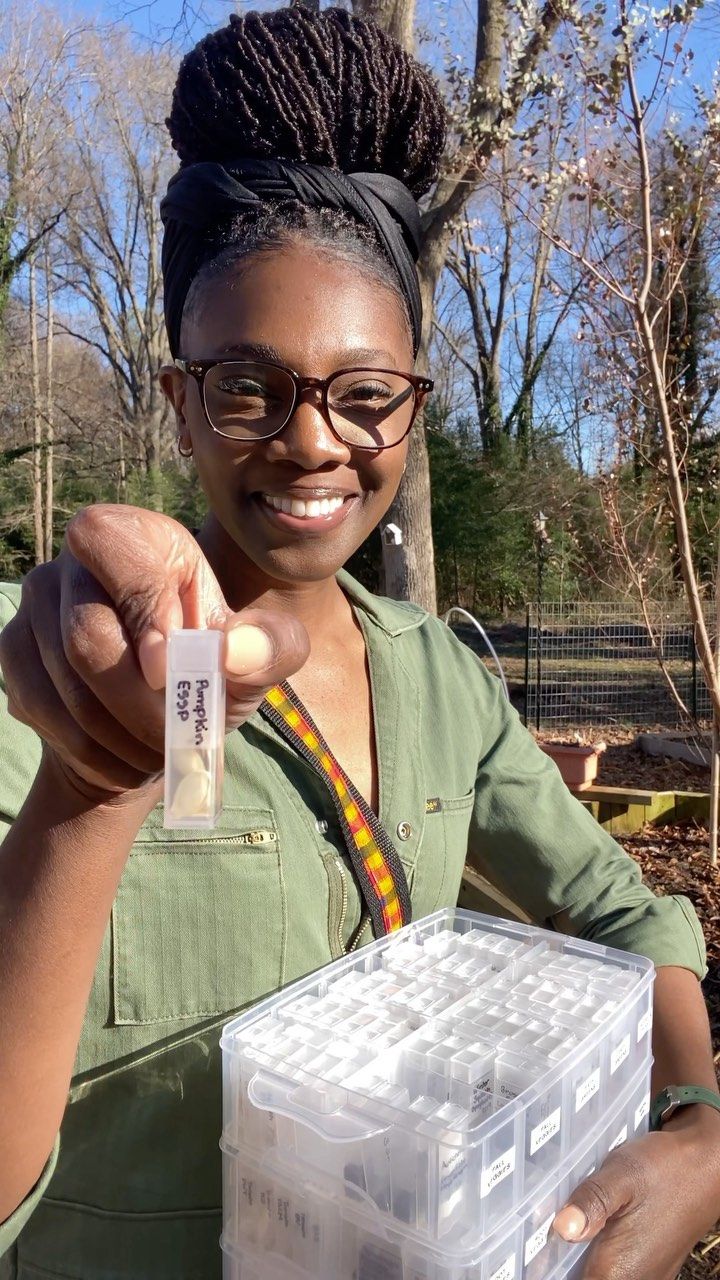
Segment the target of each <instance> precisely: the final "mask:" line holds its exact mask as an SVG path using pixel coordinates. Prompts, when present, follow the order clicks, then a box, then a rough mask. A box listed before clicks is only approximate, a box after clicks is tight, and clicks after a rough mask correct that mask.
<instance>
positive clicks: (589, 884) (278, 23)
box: [0, 8, 720, 1280]
mask: <svg viewBox="0 0 720 1280" xmlns="http://www.w3.org/2000/svg"><path fill="white" fill-rule="evenodd" d="M169 128H170V133H171V136H172V140H173V143H174V146H175V148H176V150H177V152H178V154H179V156H180V160H181V168H180V172H179V174H178V176H177V178H176V179H175V180H174V181H173V182H172V183H171V184H170V188H169V191H168V195H167V198H166V200H165V202H164V205H163V210H162V213H163V221H164V224H165V241H164V247H163V266H164V272H165V304H166V318H167V327H168V334H169V339H170V346H171V350H172V354H173V357H174V362H173V364H171V365H169V366H167V367H166V368H165V369H163V371H162V374H161V380H162V385H163V388H164V390H165V393H166V394H167V396H168V398H169V400H170V403H171V405H172V407H173V410H174V414H175V420H176V423H177V438H178V447H179V449H180V452H181V453H182V454H183V455H184V456H191V455H192V457H193V460H194V465H195V467H196V468H197V473H198V477H199V481H200V483H201V484H202V487H203V489H204V491H205V494H206V496H207V500H208V517H207V520H206V521H205V523H204V525H203V528H202V530H201V531H200V533H199V536H198V538H197V540H195V539H193V537H191V536H190V534H189V533H188V532H187V531H185V530H183V529H182V528H181V527H180V526H179V525H177V524H175V522H173V521H171V520H169V519H166V518H164V517H163V516H161V515H158V514H155V513H150V512H145V511H138V510H132V509H128V508H103V507H95V508H91V509H89V510H87V511H85V512H81V513H80V514H79V515H78V516H76V517H75V518H74V519H73V520H72V521H71V523H70V525H69V526H68V530H67V535H66V539H65V545H64V547H63V550H62V552H61V554H60V556H59V557H58V559H57V560H56V561H55V562H54V563H52V564H50V565H46V566H43V567H41V568H39V569H36V570H34V571H33V572H32V573H31V574H30V575H29V577H28V578H27V579H26V581H25V583H24V584H23V589H22V595H21V596H20V595H19V593H18V592H17V591H16V590H15V589H14V588H7V589H5V591H4V592H3V595H2V597H0V599H1V600H2V604H3V620H4V622H5V626H4V628H3V632H2V642H1V646H0V657H1V659H2V667H3V672H4V678H5V682H6V688H7V702H8V708H7V709H8V714H7V715H5V717H4V719H3V732H2V735H1V737H2V742H3V751H4V762H3V775H2V777H3V790H2V794H3V808H4V814H5V822H6V831H7V834H6V836H5V840H4V843H3V846H2V856H1V857H0V904H1V910H2V917H1V919H2V935H1V936H2V943H3V945H2V952H1V953H0V1026H2V1040H1V1043H0V1063H1V1067H0V1151H1V1152H2V1153H3V1158H2V1159H1V1160H0V1221H4V1225H3V1226H2V1227H0V1253H1V1254H3V1260H2V1262H0V1275H1V1276H3V1277H10V1276H11V1277H30V1276H32V1277H36V1276H41V1275H42V1276H53V1275H57V1276H65V1277H82V1280H95V1278H96V1277H97V1278H99V1277H104V1278H106V1280H107V1278H109V1277H113V1280H115V1278H117V1277H133V1280H138V1278H139V1277H147V1280H150V1277H152V1280H163V1278H164V1277H168V1280H169V1278H170V1277H172V1280H190V1277H206V1276H214V1275H216V1274H218V1271H219V1266H220V1263H219V1251H218V1249H217V1237H218V1232H219V1222H220V1214H219V1206H220V1185H219V1155H218V1151H217V1145H216V1144H217V1136H218V1133H219V1127H220V1102H219V1074H218V1063H217V1050H216V1043H217V1027H218V1024H219V1023H221V1022H222V1021H223V1020H224V1017H225V1015H226V1013H227V1012H228V1011H230V1010H233V1009H237V1008H239V1007H242V1006H244V1005H247V1004H249V1003H251V1002H252V1001H255V1000H257V999H259V998H261V997H262V996H264V995H266V994H267V993H268V992H271V991H274V990H276V989H277V988H278V987H280V986H281V985H283V984H284V983H287V982H289V981H291V980H293V979H294V978H296V977H298V976H299V975H301V974H303V973H306V972H308V971H309V970H312V969H314V968H317V967H318V966H320V965H322V964H324V963H326V962H327V961H329V960H330V959H332V958H333V957H335V956H338V955H340V954H342V953H343V952H344V951H345V950H347V949H348V948H349V947H351V946H356V945H361V944H363V943H365V942H367V941H369V940H370V939H371V937H372V935H373V932H378V931H382V930H383V928H385V927H386V925H387V922H386V921H385V920H384V918H382V912H381V911H380V908H379V905H378V898H377V896H375V897H373V887H372V885H371V884H369V882H368V878H367V876H366V875H365V872H364V867H363V864H362V859H360V860H359V859H358V856H357V850H356V849H354V848H353V847H352V844H351V842H349V841H347V840H346V838H345V836H346V835H347V825H346V823H345V821H344V815H343V813H342V812H341V811H339V810H338V808H337V806H336V804H335V802H334V796H335V792H334V791H333V790H332V788H331V787H330V786H328V784H327V779H326V778H325V777H324V775H323V774H322V771H318V769H317V767H316V762H313V761H312V760H311V759H309V757H308V754H307V752H306V753H305V754H303V753H302V751H300V750H298V748H297V744H296V743H295V742H293V741H292V739H291V738H288V736H287V734H286V732H285V727H284V725H283V723H282V721H281V718H278V715H274V716H273V714H272V713H271V712H270V711H269V710H268V706H269V704H268V703H267V702H262V700H263V698H264V695H265V693H266V692H267V691H268V690H269V689H271V688H272V687H275V686H277V685H278V684H279V683H281V682H282V681H286V680H288V678H291V683H292V690H293V691H294V693H293V694H292V697H293V698H295V700H296V702H297V700H299V704H302V705H303V706H304V707H305V708H307V709H308V713H309V714H310V715H311V716H312V718H313V720H314V721H315V722H316V724H317V725H318V727H319V729H320V730H321V732H322V734H323V735H324V738H325V740H326V742H327V744H328V745H329V747H330V749H331V750H332V752H333V753H334V756H335V759H336V761H337V762H339V766H340V767H341V768H342V769H343V770H344V773H345V775H347V776H348V777H349V779H351V780H352V783H353V784H354V790H352V793H351V794H352V797H354V802H355V803H356V807H357V809H358V811H360V812H361V813H362V814H363V815H364V820H365V821H366V822H367V823H368V824H369V828H371V829H372V830H373V831H374V832H375V835H376V838H377V840H378V841H379V842H380V845H381V847H382V849H383V850H384V852H385V856H386V858H387V861H388V865H389V866H390V868H391V871H392V879H393V886H394V888H396V890H397V901H396V903H395V906H396V908H397V912H398V913H399V918H401V919H404V918H407V915H408V914H409V912H410V911H412V913H413V915H414V916H415V917H416V918H417V917H420V916H422V915H424V914H427V913H428V912H430V911H432V910H434V909H435V908H437V907H439V906H443V905H446V906H449V905H452V904H453V903H454V902H455V901H456V898H457V893H458V889H459V885H460V877H461V872H462V867H463V863H464V861H465V858H466V856H468V857H470V858H471V859H472V860H473V861H474V862H475V863H476V864H477V865H478V867H479V868H480V869H482V871H483V872H484V873H485V874H486V875H487V876H488V877H489V878H490V879H491V880H493V881H494V882H495V883H496V884H497V885H498V887H499V888H500V889H501V890H503V891H504V892H505V893H507V894H508V895H509V896H510V897H511V898H512V899H513V900H514V901H516V902H517V903H519V904H520V905H521V906H523V907H524V908H525V909H526V911H527V912H529V913H530V914H531V915H532V916H533V917H534V918H535V919H537V920H538V921H540V922H543V923H545V924H547V925H548V926H549V927H555V928H558V929H559V930H561V931H563V932H572V933H576V934H579V935H581V936H584V937H588V938H593V939H595V940H598V941H602V942H605V943H608V944H610V945H613V946H619V947H625V948H627V949H629V950H633V951H636V952H640V953H644V954H646V955H648V956H650V957H651V958H652V959H653V960H654V961H655V963H656V964H657V965H658V966H659V968H658V978H657V984H656V1000H655V1029H654V1052H655V1058H656V1065H655V1079H654V1082H653V1083H654V1090H655V1091H656V1092H657V1091H659V1090H660V1089H662V1088H663V1087H664V1086H665V1085H667V1084H680V1085H686V1084H697V1085H704V1086H706V1087H707V1088H709V1089H714V1087H715V1085H714V1076H713V1067H712V1058H711V1052H710V1045H709V1033H708V1024H707V1017H706V1014H705V1010H704V1006H703V1003H702V998H701V995H700V989H699V985H698V978H699V977H700V976H702V974H703V972H704V952H703V944H702V937H701V933H700V930H699V926H698V923H697V920H696V918H695V916H694V913H693V912H692V909H691V908H690V907H689V904H688V903H687V902H686V900H685V899H682V898H665V899H661V900H660V899H656V898H654V897H653V896H652V894H651V893H650V892H649V891H648V890H647V889H646V888H644V886H643V885H642V884H641V882H640V877H639V874H638V872H637V869H636V868H635V866H634V864H633V863H632V862H631V861H630V859H628V858H627V857H626V856H625V855H624V854H623V852H622V851H621V850H620V849H619V848H618V847H617V846H616V845H615V844H614V843H613V841H612V840H610V839H609V837H607V836H606V835H605V834H604V833H603V832H602V830H601V829H600V828H599V827H598V826H596V824H595V823H594V822H593V821H592V819H591V818H590V817H589V816H588V815H587V813H586V812H585V810H583V809H582V808H581V806H579V805H578V804H577V803H576V802H575V801H574V800H572V798H571V797H570V796H569V794H568V793H567V791H566V790H565V788H564V787H563V785H562V783H561V782H560V780H559V777H558V775H557V773H556V771H555V770H554V766H552V765H551V764H550V763H549V762H548V761H547V760H546V758H545V757H544V756H543V755H542V753H540V752H539V751H538V750H537V748H536V747H535V745H534V743H533V742H532V740H531V738H530V737H529V735H527V734H526V732H525V731H524V729H523V728H522V727H521V725H520V724H519V722H518V720H517V717H516V716H515V714H514V713H513V712H512V711H511V710H510V709H509V708H508V707H507V705H506V704H505V702H504V701H503V699H502V697H501V694H500V692H499V689H498V687H497V682H496V681H494V680H493V678H492V677H490V676H489V675H488V674H487V673H486V672H485V670H484V669H483V668H481V667H480V666H479V664H477V663H476V662H475V660H474V659H473V657H472V655H471V654H470V653H469V651H467V650H466V649H465V648H464V647H463V646H461V645H459V644H458V643H457V642H456V641H455V640H454V639H453V637H452V636H451V635H450V633H449V632H448V631H447V630H446V629H445V628H444V627H442V625H441V624H440V623H439V622H438V621H437V620H436V619H433V618H429V617H427V616H426V615H425V614H424V613H423V612H422V611H421V610H419V609H417V608H415V607H413V606H410V605H406V604H397V603H393V602H390V601H383V600H375V599H373V597H371V596H370V595H368V593H367V592H365V591H363V590H362V589H361V588H360V587H359V586H358V585H357V584H356V583H354V582H353V581H352V579H351V578H349V577H348V576H347V575H345V574H343V573H341V572H339V571H340V570H341V567H342V565H343V563H344V562H345V561H346V560H347V558H348V557H349V556H350V555H351V553H352V552H353V551H354V550H355V549H356V548H357V547H358V546H359V545H360V544H361V543H362V542H363V540H364V539H365V538H366V536H367V535H368V534H369V532H370V531H371V530H372V528H373V527H374V526H375V525H377V523H378V521H379V520H380V519H381V518H382V516H383V514H384V513H385V512H386V511H387V509H388V507H389V505H390V503H391V501H392V498H393V496H394V494H395V491H396V489H397V486H398V484H399V482H400V478H401V475H402V472H403V468H404V464H405V458H406V453H407V442H408V432H409V430H410V428H411V426H412V422H413V420H414V417H415V416H416V414H417V411H418V410H419V408H420V407H421V405H422V402H423V400H424V398H425V395H426V394H427V391H428V389H429V384H428V383H427V381H426V380H425V379H423V378H421V377H419V376H417V375H416V374H415V373H414V370H413V362H414V356H415V353H416V351H417V346H418V336H419V331H420V302H419V294H418V286H417V278H416V275H415V270H414V265H413V258H414V255H415V253H416V238H417V232H418V226H417V216H418V215H417V208H416V206H415V198H417V197H419V196H420V195H421V194H422V193H423V192H424V191H426V190H427V189H428V188H429V186H430V185H431V183H432V182H433V181H434V179H435V177H436V173H437V165H438V161H439V157H440V155H441V152H442V147H443V140H444V114H443V109H442V105H441V101H440V98H439V96H438V93H437V90H436V88H435V86H434V84H433V83H432V80H431V79H430V77H429V76H428V75H427V74H426V73H425V72H424V71H423V70H422V69H421V68H420V67H419V66H418V64H417V63H415V62H414V61H413V60H412V59H410V58H408V57H407V56H406V55H405V54H404V53H403V52H402V50H401V49H400V48H399V47H398V46H396V45H395V44H394V43H393V42H392V41H390V40H389V39H388V38H386V37H385V36H384V35H382V34H381V33H380V32H379V31H378V30H376V29H375V28H374V27H373V26H372V25H370V24H367V23H365V22H361V21H358V20H355V19H353V18H351V17H350V16H349V15H348V14H347V13H345V12H343V11H340V10H329V11H327V12H325V13H323V14H322V15H318V14H314V13H311V12H310V11H309V10H304V9H302V8H295V9H287V10H280V11H277V12H275V13H273V14H264V15H257V14H249V15H248V16H247V17H245V18H237V17H233V18H231V20H230V23H229V24H228V26H227V27H225V28H223V29H221V30H220V31H218V32H216V33H215V34H214V35H211V36H209V37H208V38H207V39H205V40H204V41H202V42H201V43H200V45H198V46H197V48H196V49H195V50H194V51H193V52H192V53H191V54H190V55H189V56H188V57H187V58H186V59H185V62H184V63H183V65H182V67H181V69H180V74H179V78H178V83H177V87H176V91H175V96H174V100H173V106H172V111H171V115H170V120H169ZM348 175H354V176H352V177H349V176H348ZM183 621H184V622H185V624H186V625H190V626H197V625H203V624H207V625H210V626H213V627H218V628H221V629H223V630H224V631H225V633H226V636H227V643H226V657H225V661H226V669H227V675H228V690H229V694H228V730H229V732H228V737H227V744H226V781H225V808H224V812H223V815H222V820H221V823H220V825H219V827H218V829H217V830H215V831H213V832H206V833H198V832H192V831H165V830H163V828H162V809H161V808H160V807H159V800H160V795H161V788H162V780H161V770H162V767H163V757H162V740H163V694H162V685H163V680H164V652H165V637H166V636H167V633H168V630H169V629H170V628H171V627H172V626H175V625H178V624H179V623H182V622H183ZM261 704H262V705H261ZM374 814H379V818H380V822H381V824H382V829H380V828H378V826H377V821H376V819H375V817H374ZM383 833H384V834H383ZM408 895H409V897H408ZM385 906H387V904H385ZM387 927H390V926H389V925H387ZM71 1077H72V1086H71V1093H70V1098H71V1103H70V1105H69V1106H67V1109H66V1102H67V1094H68V1085H69V1084H70V1082H71ZM61 1122H62V1130H61V1136H60V1140H59V1142H58V1140H57V1134H58V1131H59V1130H60V1129H61ZM719 1136H720V1115H719V1114H718V1112H717V1110H715V1109H714V1108H713V1107H712V1106H711V1105H709V1104H707V1103H706V1104H697V1103H696V1104H695V1105H688V1106H684V1107H682V1108H681V1109H679V1110H677V1111H676V1112H675V1114H674V1115H673V1116H672V1117H671V1118H670V1119H669V1121H668V1123H667V1124H666V1125H665V1126H664V1129H663V1131H662V1132H660V1133H653V1134H650V1135H648V1136H646V1137H644V1138H643V1139H641V1140H640V1141H637V1142H633V1143H631V1144H629V1145H628V1146H627V1147H625V1148H621V1149H619V1150H618V1151H616V1152H614V1153H613V1155H612V1157H611V1158H610V1159H609V1160H608V1161H607V1163H606V1165H605V1166H603V1168H602V1169H601V1170H600V1171H598V1172H597V1174H596V1175H595V1176H594V1178H593V1180H592V1181H591V1182H588V1183H585V1184H583V1186H582V1187H580V1188H578V1189H577V1190H576V1192H575V1193H574V1195H573V1199H572V1206H568V1208H566V1209H565V1210H563V1211H562V1213H561V1214H559V1215H558V1217H557V1219H556V1229H557V1230H559V1231H561V1233H562V1234H564V1235H565V1236H566V1237H567V1238H568V1239H578V1238H583V1239H590V1238H592V1237H595V1236H597V1237H598V1239H597V1244H596V1245H595V1246H594V1247H593V1248H592V1249H591V1250H590V1252H589V1254H588V1261H587V1266H586V1269H585V1276H586V1278H587V1280H590V1278H592V1280H599V1277H601V1276H602V1278H603V1280H621V1277H623V1280H624V1278H626V1277H630V1276H632V1277H635V1278H637V1280H639V1278H640V1277H642V1278H643V1280H671V1277H672V1276H674V1275H675V1274H676V1271H677V1269H678V1268H679V1266H680V1264H681V1262H682V1260H683V1258H684V1257H685V1255H686V1254H687V1252H688V1250H689V1248H690V1247H691V1246H692V1244H693V1243H694V1242H695V1240H696V1239H697V1238H698V1237H699V1236H701V1235H702V1234H703V1232H704V1230H705V1229H707V1227H708V1226H709V1225H710V1224H711V1223H712V1221H713V1219H714V1217H715V1215H716V1211H717V1207H718V1200H719V1198H720V1159H719V1158H718V1145H719V1144H718V1137H719Z"/></svg>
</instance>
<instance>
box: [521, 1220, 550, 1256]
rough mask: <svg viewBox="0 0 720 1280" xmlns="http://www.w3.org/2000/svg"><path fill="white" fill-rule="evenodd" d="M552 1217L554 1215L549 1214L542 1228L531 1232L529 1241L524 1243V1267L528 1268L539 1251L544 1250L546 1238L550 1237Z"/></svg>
mask: <svg viewBox="0 0 720 1280" xmlns="http://www.w3.org/2000/svg"><path fill="white" fill-rule="evenodd" d="M554 1217H555V1214H554V1213H551V1214H550V1217H549V1218H548V1219H547V1221H546V1222H543V1224H542V1226H541V1227H538V1229H537V1231H535V1232H533V1234H532V1235H531V1236H530V1239H529V1240H528V1241H527V1242H526V1244H525V1266H526V1267H527V1266H529V1265H530V1263H531V1262H532V1260H533V1258H537V1256H538V1254H539V1253H540V1251H541V1250H542V1249H544V1248H545V1245H546V1244H547V1240H548V1236H549V1235H550V1228H551V1226H552V1221H553V1218H554Z"/></svg>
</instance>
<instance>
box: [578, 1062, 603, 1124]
mask: <svg viewBox="0 0 720 1280" xmlns="http://www.w3.org/2000/svg"><path fill="white" fill-rule="evenodd" d="M599 1088H600V1068H599V1067H598V1069H597V1071H593V1073H592V1075H589V1076H588V1077H587V1079H586V1080H583V1082H582V1084H579V1085H578V1087H577V1089H576V1090H575V1114H576V1115H577V1112H578V1111H582V1109H583V1107H584V1106H585V1105H586V1103H588V1102H589V1101H590V1099H591V1098H594V1097H595V1094H596V1093H597V1091H598V1089H599Z"/></svg>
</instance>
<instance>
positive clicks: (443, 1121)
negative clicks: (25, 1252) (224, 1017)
mask: <svg viewBox="0 0 720 1280" xmlns="http://www.w3.org/2000/svg"><path fill="white" fill-rule="evenodd" d="M653 978H654V970H653V966H652V964H651V963H650V961H648V960H645V959H643V958H642V957H639V956H634V955H630V954H628V953H626V952H621V951H615V950H610V949H609V948H607V947H603V946H599V945H596V944H593V943H586V942H579V941H577V940H576V939H573V938H568V937H564V936H563V935H561V934H557V933H553V932H549V931H545V930H542V929H538V928H534V927H532V926H527V925H520V924H513V923H509V922H507V921H504V920H496V919H494V918H492V917H490V916H482V915H477V914H475V913H472V912H468V911H461V910H453V911H440V912H436V913H435V914H434V915H432V916H428V917H427V918H426V919H424V920H420V921H418V922H417V923H415V924H412V925H409V926H408V927H407V928H405V929H403V930H401V931H400V932H399V933H397V934H395V935H393V936H392V937H390V938H384V939H381V940H379V941H377V942H374V943H372V944H371V945H370V946H368V947H365V948H363V949H362V950H361V951H358V952H356V953H354V954H353V955H351V956H348V957H345V958H343V959H341V960H338V961H336V962H335V963H334V964H331V965H329V966H328V967H327V968H325V969H323V970H321V971H320V972H318V973H316V974H313V975H312V976H311V977H309V978H304V979H302V980H301V981H300V982H298V983H296V984H295V985H294V986H292V987H289V988H288V989H287V990H285V991H284V992H282V994H280V995H277V996H272V997H270V998H269V999H267V1000H265V1001H263V1002H262V1003H261V1004H259V1005H256V1006H255V1008H253V1009H252V1010H251V1011H250V1012H249V1013H247V1014H244V1015H242V1016H241V1017H239V1018H236V1019H235V1020H234V1021H233V1022H231V1023H229V1024H228V1025H227V1026H226V1027H225V1029H224V1032H223V1037H222V1049H223V1095H224V1096H223V1137H222V1143H221V1146H222V1149H223V1153H224V1154H223V1161H224V1193H223V1223H224V1227H223V1238H222V1247H223V1251H224V1266H225V1275H226V1277H231V1278H232V1280H249V1278H252V1280H255V1277H257V1278H258V1280H273V1278H274V1277H275V1276H277V1277H278V1280H279V1278H280V1277H281V1276H282V1280H286V1278H287V1280H290V1278H291V1277H293V1276H297V1277H298V1278H302V1277H306V1278H309V1277H312V1278H313V1280H316V1278H317V1280H565V1278H566V1277H572V1276H573V1275H574V1274H579V1271H580V1268H579V1266H578V1259H579V1257H580V1254H581V1253H582V1246H578V1245H575V1246H570V1245H568V1244H566V1243H565V1242H564V1241H562V1240H560V1238H559V1237H558V1236H557V1235H556V1234H555V1233H554V1232H552V1230H551V1223H552V1220H553V1217H554V1215H555V1213H556V1212H557V1210H558V1209H559V1208H560V1207H561V1205H562V1204H563V1203H564V1201H565V1199H566V1197H567V1196H568V1195H569V1194H570V1193H571V1191H572V1189H573V1187H574V1186H575V1185H577V1183H578V1182H580V1181H582V1179H583V1178H585V1177H587V1176H588V1174H589V1172H590V1171H591V1170H592V1169H595V1168H596V1167H597V1165H598V1164H599V1163H600V1162H601V1161H602V1160H603V1159H604V1158H605V1156H606V1155H607V1153H608V1151H609V1150H610V1149H611V1148H612V1147H614V1146H617V1145H619V1144H620V1143H621V1142H624V1141H627V1140H628V1139H630V1138H632V1137H634V1136H636V1135H637V1134H639V1133H641V1132H643V1131H644V1130H645V1129H647V1110H648V1098H649V1087H650V1068H651V1065H652V1058H651V1051H650V1044H651V1036H650V1029H651V1019H652V984H653Z"/></svg>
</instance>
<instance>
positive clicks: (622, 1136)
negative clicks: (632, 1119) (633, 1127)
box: [608, 1124, 627, 1151]
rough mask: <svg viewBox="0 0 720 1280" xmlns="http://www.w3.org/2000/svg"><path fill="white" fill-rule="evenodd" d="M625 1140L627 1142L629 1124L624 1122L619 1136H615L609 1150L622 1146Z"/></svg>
mask: <svg viewBox="0 0 720 1280" xmlns="http://www.w3.org/2000/svg"><path fill="white" fill-rule="evenodd" d="M623 1142H627V1125H626V1124H624V1125H623V1127H622V1129H621V1130H620V1132H619V1134H618V1136H617V1138H614V1139H613V1141H612V1142H611V1143H610V1146H609V1147H608V1150H609V1151H614V1150H615V1148H616V1147H621V1146H622V1144H623Z"/></svg>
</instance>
